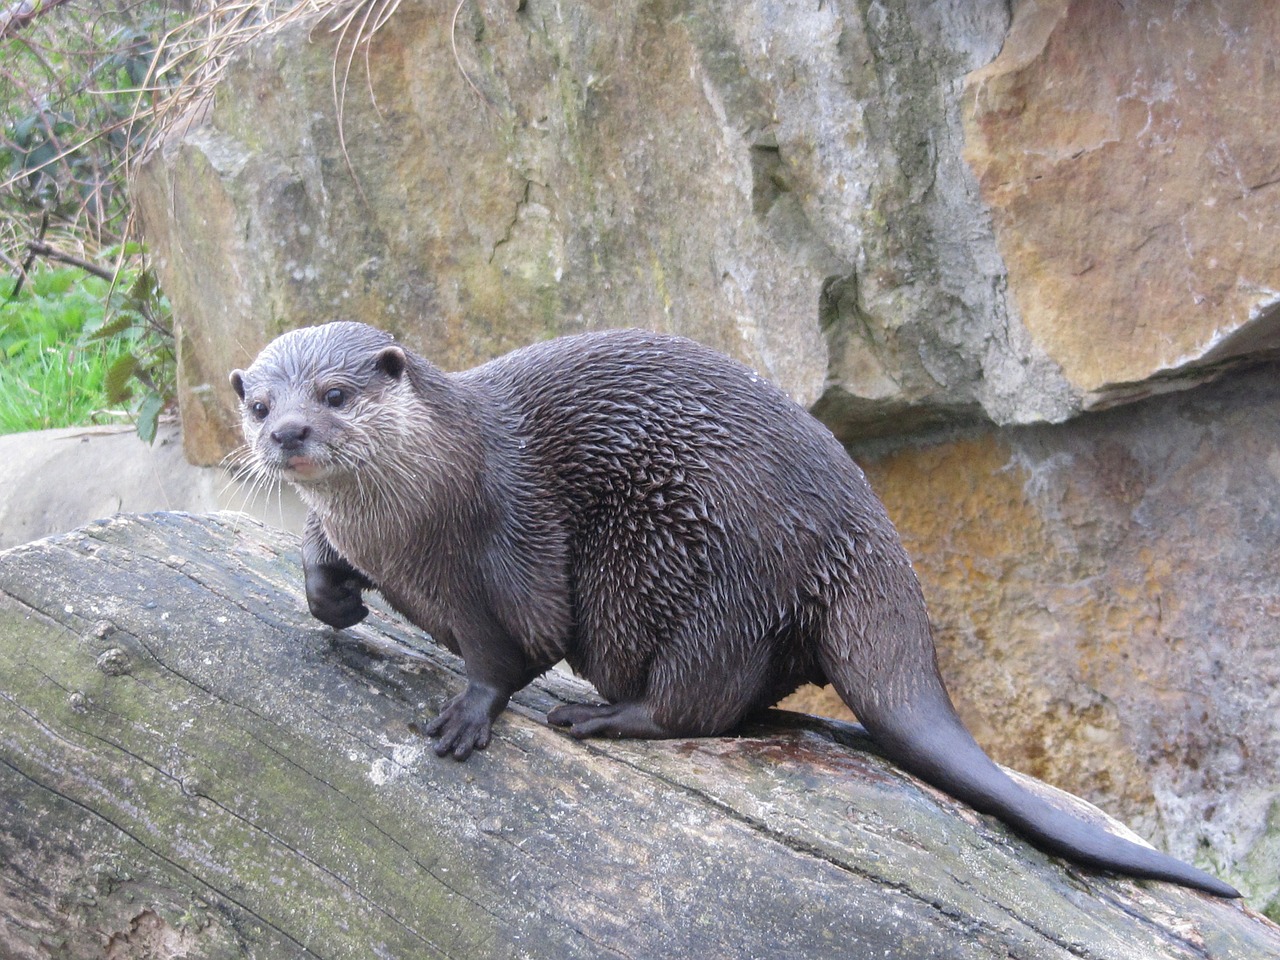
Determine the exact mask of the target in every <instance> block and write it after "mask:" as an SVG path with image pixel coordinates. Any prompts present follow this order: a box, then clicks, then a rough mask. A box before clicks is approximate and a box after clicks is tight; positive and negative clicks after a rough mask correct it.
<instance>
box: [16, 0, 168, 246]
mask: <svg viewBox="0 0 1280 960" xmlns="http://www.w3.org/2000/svg"><path fill="white" fill-rule="evenodd" d="M178 17H179V14H178V13H177V11H176V10H175V8H174V6H173V5H171V4H167V3H163V2H157V0H145V2H139V0H87V2H80V3H75V4H68V5H66V6H62V7H59V8H58V9H56V10H50V11H49V12H48V13H47V14H45V15H44V16H42V17H40V18H38V19H35V20H33V21H32V22H31V23H29V24H28V25H27V26H26V27H24V28H23V29H22V30H21V31H20V32H17V33H16V34H15V35H13V36H10V37H7V38H5V39H4V40H3V41H0V119H2V120H3V128H2V129H0V184H2V189H0V210H2V211H3V213H4V214H5V217H4V223H5V227H4V230H3V233H2V234H0V250H3V252H4V254H5V256H6V258H7V259H8V261H9V262H10V264H13V263H16V262H18V261H20V260H21V259H22V257H23V252H24V249H23V248H24V245H25V243H26V241H27V240H29V239H30V238H31V237H32V236H34V234H35V232H36V230H35V224H37V223H38V222H40V220H41V219H42V218H44V217H46V216H47V217H48V218H49V222H50V224H51V226H52V228H53V235H52V236H53V238H56V239H57V240H58V241H60V242H64V243H69V244H70V245H72V246H73V247H74V248H77V252H83V251H84V250H89V251H94V250H96V249H100V248H102V247H104V246H111V245H118V244H119V243H121V242H122V241H123V240H124V237H125V234H126V225H127V221H128V212H129V210H128V197H127V191H126V189H125V179H124V169H125V161H126V159H127V157H128V156H129V154H130V153H131V152H132V151H135V150H137V149H138V148H139V147H140V146H141V145H142V142H143V140H144V138H145V136H146V129H147V127H146V123H145V122H144V120H143V117H144V115H145V113H146V111H147V109H149V107H150V106H151V105H152V102H153V101H154V99H155V98H156V96H157V95H158V94H159V93H160V92H161V90H160V89H159V88H153V87H152V86H151V85H150V84H149V83H148V76H149V74H150V73H151V71H152V65H153V61H154V60H155V58H156V50H157V48H158V46H159V45H160V43H161V41H162V39H163V37H164V36H165V35H166V34H167V33H168V31H169V30H170V29H171V28H172V27H173V25H174V24H175V23H176V22H177V19H178Z"/></svg>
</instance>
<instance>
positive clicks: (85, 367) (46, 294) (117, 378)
mask: <svg viewBox="0 0 1280 960" xmlns="http://www.w3.org/2000/svg"><path fill="white" fill-rule="evenodd" d="M167 318H168V305H167V303H166V302H165V301H164V299H163V296H162V295H161V294H160V292H159V290H158V288H157V287H156V283H155V278H154V276H153V275H152V274H151V273H150V272H147V271H141V272H137V273H135V274H131V275H121V276H120V277H118V278H117V281H116V283H115V284H114V285H113V284H112V283H110V282H108V281H106V280H102V279H101V278H99V277H95V276H92V275H87V274H85V273H84V272H83V271H81V270H79V269H76V268H72V267H63V268H58V269H51V268H42V269H38V270H34V271H32V272H31V273H30V274H29V275H28V282H27V283H26V284H24V285H23V289H22V291H21V292H20V293H19V294H18V295H17V296H16V297H14V298H12V299H10V300H8V301H6V302H5V303H3V304H0V433H14V432H17V431H21V430H42V429H48V428H51V427H62V426H73V425H77V424H84V423H95V422H101V421H104V420H113V419H114V420H118V419H122V418H123V417H125V416H126V415H129V416H132V417H133V419H134V420H135V422H136V423H137V426H138V432H139V434H140V435H141V436H142V438H143V439H144V440H147V441H148V442H150V440H152V439H154V436H155V430H156V422H157V418H158V416H159V413H160V410H161V409H162V408H163V406H164V402H165V398H166V397H168V396H170V395H171V394H172V391H173V382H172V381H173V373H172V371H173V369H174V363H173V355H172V346H171V345H172V336H171V333H170V332H169V330H168V328H167V322H168V321H167Z"/></svg>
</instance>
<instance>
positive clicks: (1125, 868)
mask: <svg viewBox="0 0 1280 960" xmlns="http://www.w3.org/2000/svg"><path fill="white" fill-rule="evenodd" d="M231 383H232V386H233V387H234V389H235V392H236V394H237V395H238V396H239V397H240V399H241V401H242V410H243V421H244V433H245V438H246V443H247V447H248V451H249V459H250V462H251V463H252V465H253V469H254V470H256V471H257V472H258V474H259V475H260V477H261V478H262V479H264V480H269V481H279V480H285V481H288V482H289V483H291V484H292V485H293V486H294V487H296V488H297V490H298V493H299V494H300V495H301V497H302V499H303V501H304V502H305V503H306V504H307V506H308V507H309V510H310V512H309V515H308V519H307V522H306V527H305V531H304V535H303V546H302V562H303V572H304V582H305V591H306V596H307V601H308V605H309V607H310V609H311V612H312V613H313V614H314V615H315V616H316V617H317V618H318V619H319V620H321V621H323V622H324V623H326V624H329V625H331V626H333V627H335V628H339V629H341V628H344V627H349V626H351V625H353V624H355V623H358V622H359V621H360V620H361V619H362V618H364V616H365V615H366V614H367V613H368V609H367V608H366V606H365V605H364V602H363V600H362V592H363V591H365V590H377V591H379V592H380V593H381V594H382V595H383V596H384V597H385V598H386V599H387V601H388V602H389V603H390V604H391V606H392V607H393V608H395V609H396V610H397V611H399V612H400V613H401V614H403V615H404V616H405V617H406V618H408V619H409V620H410V621H411V622H412V623H414V624H415V625H417V626H419V627H421V628H423V629H424V630H426V631H428V632H429V633H430V634H431V635H432V636H434V637H435V638H436V639H437V640H438V641H440V642H442V643H443V644H444V645H445V646H446V647H448V648H449V649H450V650H452V651H454V652H455V653H457V654H460V655H461V657H462V659H463V661H464V664H465V668H466V674H467V683H466V687H465V689H464V690H463V691H462V692H461V693H460V694H458V695H457V696H456V697H455V698H453V699H452V700H451V701H449V702H448V703H447V704H446V705H445V706H444V708H443V709H442V710H441V712H440V713H439V715H438V716H437V717H436V718H435V719H434V720H432V721H431V722H430V723H429V725H427V727H426V728H425V732H426V734H427V735H428V736H430V737H431V738H433V739H434V740H435V744H434V750H435V752H436V753H437V754H439V755H441V756H445V755H448V756H452V757H454V758H455V759H458V760H465V759H466V758H467V757H468V756H470V755H471V753H472V751H474V750H482V749H484V748H485V747H486V746H488V744H489V741H490V736H491V728H492V725H493V723H494V721H495V719H496V718H497V717H498V715H499V714H500V713H502V711H503V710H504V709H505V707H506V705H507V702H508V700H509V698H510V697H511V695H512V694H513V693H514V692H515V691H517V690H519V689H520V688H521V687H523V686H525V685H526V684H528V683H529V682H530V681H532V680H533V679H534V678H535V677H537V676H539V675H540V674H542V673H543V672H545V671H546V670H547V669H549V668H550V667H551V666H552V665H553V664H555V663H556V662H558V661H560V660H562V659H563V660H566V661H568V663H569V664H570V666H571V667H572V668H573V669H574V670H575V671H576V672H577V673H578V674H580V675H582V676H584V677H585V678H586V679H588V680H589V681H591V683H593V684H594V685H595V688H596V690H597V691H598V692H599V693H600V695H601V697H602V698H604V700H605V701H606V702H605V703H603V704H575V705H562V706H559V707H556V708H555V709H554V710H552V711H551V712H550V713H549V714H548V716H547V719H548V721H549V722H550V723H551V724H554V725H556V726H561V727H567V728H568V731H569V733H571V734H572V735H573V736H575V737H592V736H605V737H695V736H711V735H715V734H720V733H724V732H726V731H728V730H730V729H731V728H733V727H734V726H735V725H737V724H738V723H739V722H740V721H742V720H743V719H744V718H745V717H746V716H747V715H749V714H751V713H753V712H756V711H759V710H763V709H764V708H767V707H769V706H771V705H773V704H774V703H776V702H777V701H778V700H780V699H781V698H782V697H784V696H786V695H787V694H788V693H790V692H792V691H793V690H795V689H796V688H797V687H798V686H799V685H801V684H803V683H806V682H809V683H817V684H824V683H827V682H830V683H831V684H833V685H834V687H835V689H836V690H837V691H838V693H839V695H840V697H841V698H842V699H843V700H844V702H845V703H847V704H848V705H849V707H850V708H851V709H852V710H853V712H854V714H855V715H856V716H857V717H858V719H859V721H860V722H861V723H862V725H863V726H864V727H865V728H866V730H867V731H868V732H869V733H870V735H871V736H872V737H873V738H874V740H875V741H876V742H877V743H878V744H879V745H880V747H881V748H882V749H883V750H884V751H885V753H886V754H887V755H888V756H889V757H890V758H891V759H892V760H893V761H895V762H896V763H898V764H900V765H901V766H902V767H904V768H905V769H906V770H908V771H909V772H911V773H913V774H915V775H917V776H919V777H921V778H922V779H924V780H926V781H928V782H929V783H931V784H933V785H934V786H936V787H939V788H940V789H942V790H944V791H946V792H947V793H949V794H951V795H952V796H954V797H956V798H958V799H960V800H963V801H964V802H966V803H968V804H970V805H971V806H972V807H973V808H974V809H976V810H978V811H980V812H982V813H988V814H993V815H995V816H996V817H999V818H1000V819H1001V820H1003V821H1004V822H1005V823H1007V824H1008V825H1009V826H1010V827H1012V828H1013V829H1015V830H1016V831H1018V832H1019V833H1021V834H1022V835H1024V836H1025V837H1026V838H1027V839H1028V840H1030V841H1031V842H1032V843H1033V844H1035V845H1037V846H1039V847H1040V848H1042V849H1044V850H1045V851H1048V852H1050V853H1054V854H1058V855H1061V856H1064V857H1066V858H1068V859H1070V860H1073V861H1076V862H1077V863H1080V864H1084V865H1087V866H1090V867H1095V868H1102V869H1106V870H1112V871H1117V872H1120V873H1125V874H1130V875H1133V876H1137V877H1147V878H1155V879H1160V880H1168V881H1172V882H1174V883H1178V884H1182V885H1185V886H1189V887H1194V888H1198V889H1200V890H1204V891H1207V892H1209V893H1212V894H1216V895H1218V896H1222V897H1237V896H1239V893H1238V891H1236V890H1235V889H1234V888H1232V887H1231V886H1229V885H1228V884H1226V883H1223V882H1222V881H1220V880H1218V879H1217V878H1215V877H1212V876H1210V875H1209V874H1207V873H1204V872H1203V871H1201V870H1198V869H1196V868H1194V867H1191V866H1189V865H1187V864H1184V863H1182V862H1180V861H1178V860H1176V859H1174V858H1172V857H1169V856H1167V855H1166V854H1163V853H1160V852H1158V851H1156V850H1153V849H1150V848H1148V847H1145V846H1142V845H1140V844H1136V843H1131V842H1129V841H1127V840H1124V839H1121V838H1119V837H1116V836H1113V835H1111V834H1109V833H1107V832H1106V831H1104V830H1102V829H1101V828H1099V827H1097V826H1094V825H1092V824H1089V823H1086V822H1085V821H1083V820H1080V819H1078V818H1076V817H1074V816H1072V815H1070V814H1068V813H1066V812H1064V811H1062V810H1059V809H1058V808H1056V807H1054V806H1053V805H1052V804H1050V803H1048V802H1046V801H1045V800H1042V799H1040V798H1039V797H1037V796H1035V795H1034V794H1032V793H1030V792H1028V791H1027V790H1025V789H1023V788H1022V787H1020V786H1018V785H1017V784H1016V783H1015V782H1014V781H1013V780H1012V779H1011V778H1010V777H1009V776H1008V775H1006V774H1005V773H1004V772H1003V771H1002V770H1001V769H1000V768H999V767H998V766H997V765H996V764H995V763H994V762H993V761H992V760H991V759H990V758H989V757H987V755H986V754H985V753H984V752H983V751H982V749H981V747H979V746H978V744H977V743H976V742H975V741H974V739H973V737H972V736H971V735H970V734H969V732H968V731H967V730H966V729H965V727H964V725H963V723H962V722H961V720H960V718H959V717H958V716H957V714H956V711H955V709H954V707H953V706H952V703H951V700H950V697H949V696H948V694H947V692H946V689H945V688H944V686H943V682H942V678H941V676H940V674H939V672H938V665H937V659H936V654H935V651H934V641H933V635H932V631H931V628H930V624H929V619H928V616H927V615H926V611H925V603H924V597H923V594H922V593H921V590H920V586H919V583H918V581H917V579H916V576H915V573H914V571H913V569H912V566H911V563H910V561H909V559H908V557H907V554H906V551H905V550H904V548H903V546H902V544H901V542H900V540H899V538H898V535H897V532H896V531H895V529H894V527H893V524H892V523H891V522H890V520H889V518H888V515H887V514H886V513H885V510H884V507H883V506H882V505H881V503H880V501H879V500H878V499H877V497H876V496H875V494H874V493H873V492H872V490H871V488H870V486H869V484H868V483H867V480H866V478H865V477H864V475H863V473H862V471H861V470H860V469H859V468H858V466H857V465H856V464H855V463H854V461H853V460H852V458H850V457H849V455H848V453H847V452H846V451H845V449H844V448H843V447H842V446H841V445H840V443H839V442H838V441H837V440H836V439H835V438H834V437H833V436H832V434H831V433H830V431H828V430H827V429H826V428H825V427H824V426H823V425H822V424H820V423H819V422H818V421H817V420H816V419H815V418H814V417H812V416H811V415H810V414H809V413H808V412H807V411H806V410H805V409H804V408H803V407H801V406H799V405H798V404H797V403H795V402H794V401H792V400H791V399H790V398H789V397H787V396H786V395H785V394H784V393H783V392H782V391H781V390H780V389H778V388H777V387H775V386H773V385H772V384H770V383H769V382H768V381H766V380H765V379H764V378H762V377H760V376H759V375H757V374H756V373H754V372H753V371H752V370H750V369H749V368H747V367H746V366H744V365H742V364H740V363H737V362H735V361H733V360H730V359H729V358H727V357H725V356H722V355H721V354H718V353H716V352H714V351H712V350H710V349H708V348H706V347H703V346H700V345H698V344H697V343H694V342H693V341H690V340H685V339H681V338H678V337H672V336H663V335H658V334H654V333H647V332H643V331H638V330H629V331H610V332H603V333H588V334H581V335H576V336H568V337H562V338H559V339H555V340H550V341H547V342H543V343H538V344H534V345H533V346H529V347H525V348H523V349H519V350H516V351H514V352H512V353H509V354H507V355H506V356H503V357H500V358H498V359H496V360H493V361H491V362H489V363H486V364H483V365H482V366H479V367H476V368H475V369H472V370H467V371H464V372H461V373H445V372H443V371H441V370H440V369H438V368H437V367H435V366H434V365H433V364H431V363H430V362H428V361H427V360H425V359H423V358H422V357H420V356H417V355H416V354H414V353H412V352H410V351H409V350H406V349H405V348H404V347H402V346H400V345H399V344H397V342H396V341H395V339H394V338H393V337H392V336H391V335H390V334H387V333H385V332H383V331H380V330H377V329H375V328H373V327H370V326H367V325H364V324H359V323H352V322H334V323H328V324H324V325H321V326H316V327H310V328H305V329H301V330H296V331H293V332H291V333H286V334H284V335H283V336H281V337H279V338H278V339H276V340H275V341H273V342H272V343H270V344H269V345H268V346H267V347H266V348H265V349H264V350H263V351H262V353H261V354H260V355H259V356H258V358H257V359H256V360H255V361H254V362H253V364H252V365H251V366H250V367H249V368H248V369H247V370H243V371H240V370H237V371H234V372H233V373H232V374H231Z"/></svg>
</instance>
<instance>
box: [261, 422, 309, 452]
mask: <svg viewBox="0 0 1280 960" xmlns="http://www.w3.org/2000/svg"><path fill="white" fill-rule="evenodd" d="M310 436H311V425H310V424H308V423H304V422H302V421H299V420H288V421H286V422H284V423H281V424H277V425H276V427H275V429H274V430H272V431H271V439H272V440H273V441H274V442H275V443H276V445H277V446H279V447H280V449H281V450H283V451H285V452H286V453H293V452H294V451H297V450H301V449H302V447H303V445H304V444H305V443H306V442H307V438H308V437H310Z"/></svg>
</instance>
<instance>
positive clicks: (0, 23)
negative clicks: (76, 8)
mask: <svg viewBox="0 0 1280 960" xmlns="http://www.w3.org/2000/svg"><path fill="white" fill-rule="evenodd" d="M66 2H67V0H18V2H17V3H15V4H13V5H12V6H10V7H9V8H8V9H6V10H0V40H3V39H5V38H7V37H12V36H16V35H17V33H18V31H19V30H21V29H22V28H23V27H25V26H27V24H29V23H31V21H32V20H34V19H35V18H36V17H38V16H40V15H41V14H42V13H48V12H49V11H50V10H52V9H54V8H55V7H60V6H62V5H63V4H64V3H66Z"/></svg>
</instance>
